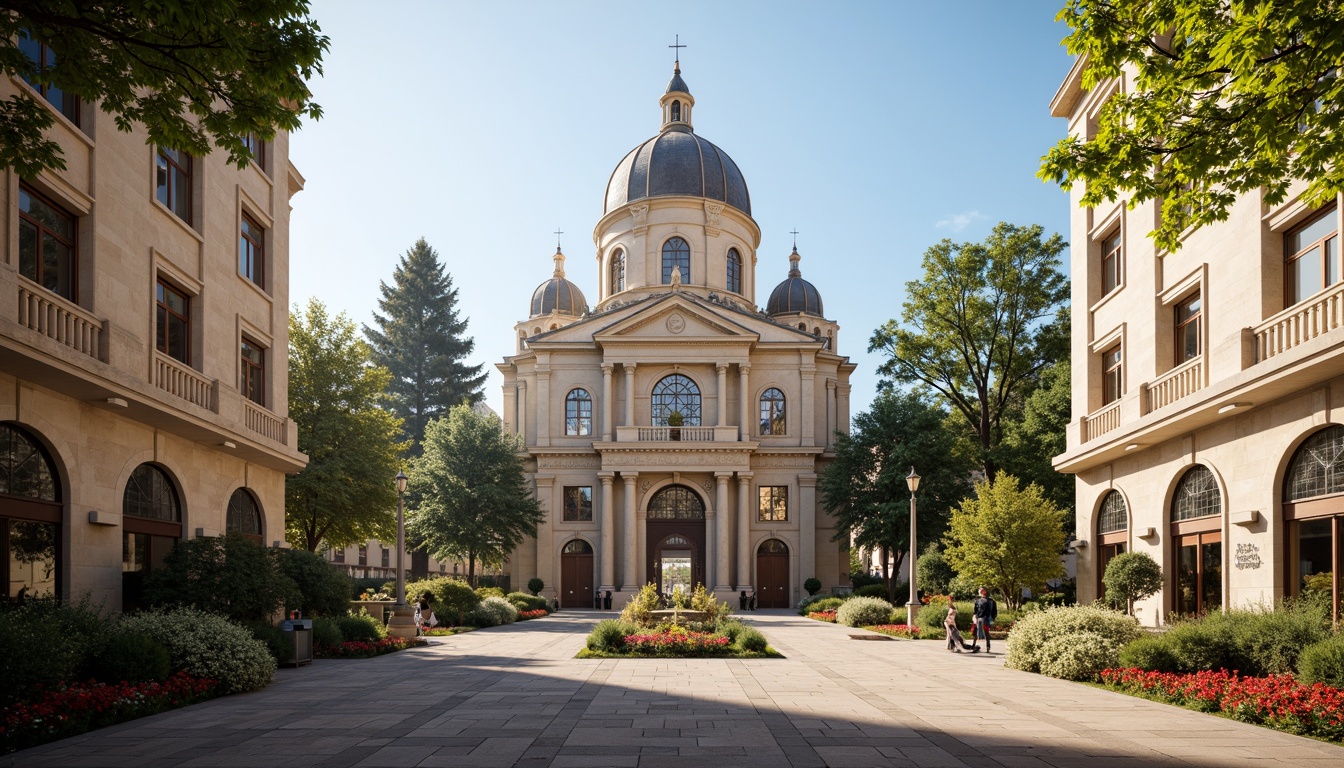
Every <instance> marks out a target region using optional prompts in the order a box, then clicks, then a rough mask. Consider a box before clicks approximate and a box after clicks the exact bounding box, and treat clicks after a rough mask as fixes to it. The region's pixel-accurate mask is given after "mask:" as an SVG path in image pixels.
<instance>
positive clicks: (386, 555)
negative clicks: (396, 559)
mask: <svg viewBox="0 0 1344 768" xmlns="http://www.w3.org/2000/svg"><path fill="white" fill-rule="evenodd" d="M391 566H392V550H390V549H388V548H387V547H383V567H384V568H390V567H391Z"/></svg>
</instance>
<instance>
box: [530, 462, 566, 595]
mask: <svg viewBox="0 0 1344 768" xmlns="http://www.w3.org/2000/svg"><path fill="white" fill-rule="evenodd" d="M536 482H537V500H538V501H540V502H541V509H542V511H543V512H544V513H545V517H543V518H542V521H541V523H540V524H538V525H537V576H539V577H540V578H541V580H542V581H544V582H546V589H545V590H544V592H545V593H546V594H547V595H548V596H549V597H550V598H551V599H555V598H558V597H559V595H560V571H559V569H558V568H557V567H556V560H555V552H554V546H553V544H554V541H555V521H556V520H557V519H558V514H559V510H558V509H557V506H558V505H557V500H556V498H555V497H556V493H555V475H537V476H536Z"/></svg>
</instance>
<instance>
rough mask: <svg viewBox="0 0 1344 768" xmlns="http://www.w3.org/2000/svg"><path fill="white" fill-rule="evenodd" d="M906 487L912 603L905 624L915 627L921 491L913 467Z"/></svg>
mask: <svg viewBox="0 0 1344 768" xmlns="http://www.w3.org/2000/svg"><path fill="white" fill-rule="evenodd" d="M905 485H906V487H908V488H909V489H910V602H908V603H906V604H905V623H906V624H909V625H910V626H914V625H915V615H916V614H918V613H919V591H918V588H917V587H916V586H915V574H916V573H917V572H918V570H919V569H918V567H917V565H918V563H917V561H916V558H917V556H918V553H919V550H918V549H917V547H916V545H915V541H916V539H915V492H916V491H918V490H919V475H916V474H915V468H914V467H913V466H912V467H910V474H909V475H907V476H906V478H905Z"/></svg>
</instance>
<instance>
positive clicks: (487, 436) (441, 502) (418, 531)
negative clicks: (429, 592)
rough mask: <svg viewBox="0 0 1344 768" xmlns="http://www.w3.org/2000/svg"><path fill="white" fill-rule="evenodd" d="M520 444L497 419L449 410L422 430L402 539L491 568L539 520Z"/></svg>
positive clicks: (471, 568)
mask: <svg viewBox="0 0 1344 768" xmlns="http://www.w3.org/2000/svg"><path fill="white" fill-rule="evenodd" d="M521 447H522V443H521V440H520V439H519V438H518V437H517V436H516V435H510V434H506V433H505V432H504V431H503V429H502V426H501V423H500V420H499V418H498V417H497V416H493V415H482V414H479V413H476V412H475V411H474V410H473V409H472V407H471V406H469V405H466V404H462V405H455V406H453V408H452V409H451V410H449V411H448V416H447V417H445V418H441V419H436V420H434V421H432V422H430V423H429V426H428V427H426V428H425V442H424V453H423V454H422V455H421V456H420V457H419V458H417V459H414V460H413V461H412V462H411V468H410V472H409V473H408V474H409V475H410V478H411V479H410V486H409V490H410V492H411V493H413V494H414V495H415V497H416V498H417V499H418V502H417V504H416V508H415V509H414V510H413V511H412V513H411V515H410V519H409V521H408V522H407V532H408V534H410V535H411V536H414V537H415V538H416V539H417V540H418V541H421V542H423V546H424V548H425V551H427V552H429V554H430V555H431V556H433V557H435V558H438V559H439V560H465V561H466V563H467V576H468V578H469V579H470V581H471V583H472V585H475V583H476V565H477V563H482V564H485V565H498V564H501V563H502V562H503V561H504V559H505V558H506V557H507V556H508V555H509V553H510V552H512V551H513V550H514V548H515V547H517V546H518V545H519V544H520V543H522V541H523V538H524V537H526V536H535V535H536V533H537V524H538V523H540V522H541V521H542V520H543V519H544V517H545V516H544V514H543V513H542V509H541V505H540V504H539V503H538V502H537V499H536V497H535V496H533V495H532V491H531V489H530V488H529V486H528V482H527V479H526V477H525V475H524V473H523V465H522V462H521V461H520V460H519V458H518V451H519V450H520V449H521Z"/></svg>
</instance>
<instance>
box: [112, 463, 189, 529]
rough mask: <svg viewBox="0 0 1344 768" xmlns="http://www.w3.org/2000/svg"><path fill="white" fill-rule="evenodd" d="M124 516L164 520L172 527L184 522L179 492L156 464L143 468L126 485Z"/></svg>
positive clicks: (137, 470) (136, 471)
mask: <svg viewBox="0 0 1344 768" xmlns="http://www.w3.org/2000/svg"><path fill="white" fill-rule="evenodd" d="M121 512H122V514H124V515H129V516H131V517H143V518H146V519H148V520H162V521H164V522H169V523H177V522H181V521H182V509H181V505H179V504H178V501H177V489H176V488H174V487H173V482H172V481H171V480H169V479H168V475H166V474H164V472H163V470H162V469H159V468H158V467H156V466H154V465H153V464H141V465H140V466H138V467H136V468H135V471H134V472H132V473H131V479H130V480H128V481H126V492H125V494H123V495H122V499H121Z"/></svg>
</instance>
